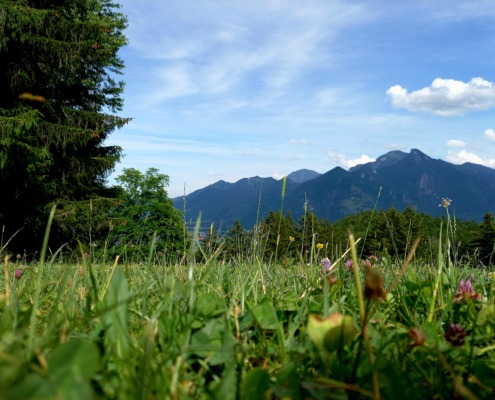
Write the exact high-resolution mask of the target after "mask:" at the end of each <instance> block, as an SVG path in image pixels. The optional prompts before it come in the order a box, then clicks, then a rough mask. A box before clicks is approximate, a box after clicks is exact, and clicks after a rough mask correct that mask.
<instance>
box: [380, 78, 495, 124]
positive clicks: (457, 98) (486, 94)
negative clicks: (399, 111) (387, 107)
mask: <svg viewBox="0 0 495 400" xmlns="http://www.w3.org/2000/svg"><path fill="white" fill-rule="evenodd" d="M387 94H388V95H389V96H390V98H391V100H392V105H393V106H394V107H395V108H403V109H406V110H409V111H422V112H427V113H431V114H435V115H440V116H453V115H464V114H465V113H467V112H469V111H478V110H486V109H489V108H491V107H493V106H495V85H494V84H493V83H492V82H489V81H487V80H485V79H483V78H473V79H471V80H470V81H469V82H467V83H464V82H462V81H456V80H454V79H442V78H437V79H435V80H434V81H433V83H432V84H431V86H429V87H425V88H422V89H419V90H415V91H412V92H410V93H408V91H407V89H405V88H403V87H402V86H400V85H395V86H392V87H390V88H389V89H388V90H387Z"/></svg>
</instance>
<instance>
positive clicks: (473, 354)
mask: <svg viewBox="0 0 495 400" xmlns="http://www.w3.org/2000/svg"><path fill="white" fill-rule="evenodd" d="M358 239H359V238H358ZM256 240H259V241H262V239H260V238H257V239H256ZM350 243H351V246H350V248H348V249H343V251H342V253H341V255H344V257H343V258H341V259H340V260H339V259H338V258H339V257H337V258H336V260H337V262H336V263H335V264H334V266H333V267H332V268H331V271H330V272H329V274H327V272H325V271H323V270H322V265H321V261H322V255H320V254H319V253H318V249H316V248H315V249H313V250H314V254H315V256H314V259H313V262H312V263H306V262H298V261H297V260H292V261H291V262H290V263H287V264H284V263H275V262H266V261H263V259H262V258H261V257H259V256H258V255H257V254H256V252H250V254H248V255H246V257H245V259H244V258H243V257H241V256H240V257H236V258H234V259H230V260H226V259H223V258H221V257H219V254H220V251H221V249H220V250H219V249H212V250H211V251H210V252H209V253H208V252H206V251H204V250H199V248H197V247H194V246H193V247H192V248H191V251H190V254H189V255H188V257H187V259H181V260H178V261H177V262H175V263H173V262H168V261H165V260H164V259H163V258H161V257H159V256H157V255H156V254H154V248H153V244H151V245H150V251H149V255H148V256H147V257H146V258H145V259H143V260H142V261H141V262H137V260H135V261H134V262H132V263H128V262H121V261H120V260H119V259H115V260H113V261H112V262H106V261H103V260H104V258H103V257H97V256H94V257H88V258H86V257H85V256H84V255H83V256H81V258H80V262H78V263H67V262H66V261H64V258H63V256H62V253H63V252H62V251H60V252H55V253H54V254H51V255H50V256H48V257H46V259H44V257H42V258H41V261H40V262H38V263H31V264H22V265H21V261H20V260H18V259H8V258H5V259H4V274H3V276H4V277H3V278H2V280H1V281H0V293H1V296H0V313H1V314H0V387H2V391H1V393H0V398H5V399H15V398H22V399H29V398H37V399H38V398H47V399H48V398H71V399H79V398H80V399H86V398H88V399H90V398H124V399H126V398H132V399H134V398H142V399H145V398H156V399H158V398H159V399H162V398H171V399H181V398H218V399H237V398H245V399H254V398H293V399H301V398H315V399H320V398H369V397H371V398H389V399H396V398H408V399H409V398H411V399H416V398H417V399H425V398H445V399H447V398H449V399H450V398H456V397H464V398H470V399H474V398H492V397H493V396H494V395H495V389H494V388H495V340H494V337H495V304H494V287H495V279H494V274H493V271H490V270H488V269H474V268H472V267H471V266H469V264H468V263H466V264H464V265H457V266H456V267H455V268H453V267H452V266H450V265H449V264H448V263H447V262H445V258H444V257H445V256H444V252H443V251H442V248H441V247H440V248H439V251H438V254H437V259H436V260H433V262H432V261H431V260H427V261H425V260H420V259H416V258H415V256H414V249H415V246H416V245H417V243H416V244H414V245H413V246H412V250H411V251H410V253H409V256H408V257H407V259H405V260H400V259H398V260H394V259H392V258H391V257H389V256H383V257H381V258H369V259H368V258H365V259H361V258H360V257H359V256H358V254H357V253H356V251H355V249H354V247H353V246H352V243H353V239H352V238H351V240H350ZM440 243H443V241H442V240H441V239H440ZM196 245H199V243H198V241H197V240H196ZM253 246H254V245H253ZM44 249H45V250H44V251H43V249H42V254H43V255H44V254H45V252H46V244H45V247H44ZM250 251H252V249H251V250H250ZM197 252H199V253H200V257H199V258H198V257H197ZM301 259H302V258H301ZM349 259H350V260H352V262H351V264H349V265H352V268H349V267H348V266H346V265H347V264H348V260H349ZM43 260H44V261H43ZM334 261H335V260H334ZM21 269H22V273H21V274H16V271H18V270H21ZM467 280H469V282H470V285H471V284H472V286H470V285H466V284H464V285H463V286H461V287H460V286H459V285H460V283H461V281H467ZM463 291H464V292H463ZM463 293H464V294H463ZM310 315H315V316H317V317H318V318H322V319H325V318H327V317H328V318H331V321H334V322H332V323H331V324H328V323H326V324H322V325H321V326H322V327H321V328H320V327H319V325H318V328H317V329H323V330H322V331H319V332H316V336H315V334H313V336H312V337H316V338H319V339H318V340H319V341H318V343H315V342H314V340H312V339H311V338H310V336H309V335H308V332H307V330H308V320H309V318H310V317H309V316H310ZM340 315H343V316H348V317H350V320H349V319H341V317H340ZM335 321H337V322H335ZM338 321H346V323H345V327H346V328H345V330H344V328H342V335H344V334H345V335H348V336H347V337H346V338H345V340H342V341H340V339H339V335H340V333H339V332H340V331H339V330H338V329H337V331H335V330H333V331H332V332H331V333H329V332H330V331H329V329H330V327H331V328H335V326H337V328H338V327H339V326H340V325H338V324H339V322H338ZM350 321H352V325H353V326H354V328H352V329H351V326H350V325H349V324H350V323H351V322H350ZM335 324H337V325H335ZM342 326H344V325H342ZM312 329H313V328H312ZM325 329H326V330H325ZM355 332H357V333H355ZM349 335H351V336H349Z"/></svg>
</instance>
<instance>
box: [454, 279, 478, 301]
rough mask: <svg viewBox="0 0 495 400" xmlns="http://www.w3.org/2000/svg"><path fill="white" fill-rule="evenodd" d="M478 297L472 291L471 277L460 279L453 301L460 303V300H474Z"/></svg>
mask: <svg viewBox="0 0 495 400" xmlns="http://www.w3.org/2000/svg"><path fill="white" fill-rule="evenodd" d="M479 298H480V295H479V293H476V292H475V291H474V289H473V285H472V284H471V279H466V280H461V283H460V284H459V287H458V288H457V292H456V294H455V298H454V301H455V302H457V303H460V302H462V300H470V299H471V300H475V299H479Z"/></svg>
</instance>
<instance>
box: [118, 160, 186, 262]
mask: <svg viewBox="0 0 495 400" xmlns="http://www.w3.org/2000/svg"><path fill="white" fill-rule="evenodd" d="M117 182H118V183H119V184H120V188H121V191H120V194H119V196H118V199H117V201H118V206H117V207H116V208H115V209H114V210H113V211H112V212H111V226H112V227H111V232H110V235H109V248H110V250H111V251H112V252H114V253H122V252H123V253H124V254H127V255H128V256H134V255H136V256H138V259H140V260H143V259H145V258H146V255H147V254H148V252H149V248H150V246H151V242H152V239H153V237H154V236H156V242H155V243H154V249H155V251H156V252H161V253H162V254H163V255H165V256H167V257H173V258H177V256H181V255H182V251H183V250H184V248H183V247H184V237H183V235H184V230H183V221H182V218H181V214H180V212H179V211H178V210H177V209H176V208H175V207H174V205H173V202H172V200H171V199H170V198H169V197H168V195H167V191H166V190H165V188H166V187H167V186H168V182H169V178H168V176H167V175H165V174H160V173H159V172H158V169H156V168H149V169H148V170H147V171H146V173H144V174H143V173H141V172H140V171H138V170H136V169H134V168H126V169H124V172H123V173H122V175H120V176H119V177H118V178H117Z"/></svg>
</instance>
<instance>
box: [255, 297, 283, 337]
mask: <svg viewBox="0 0 495 400" xmlns="http://www.w3.org/2000/svg"><path fill="white" fill-rule="evenodd" d="M253 314H254V318H255V319H256V321H257V322H258V324H259V325H260V327H261V329H265V330H275V329H278V328H280V323H279V320H278V317H277V312H276V310H275V307H274V306H273V304H272V302H271V301H269V300H268V299H264V300H263V301H262V302H261V303H259V304H258V305H257V306H256V307H255V308H254V309H253Z"/></svg>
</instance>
